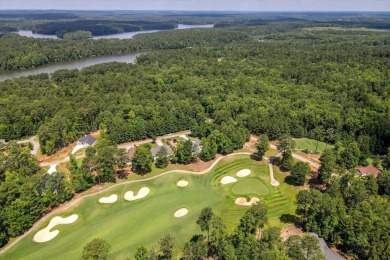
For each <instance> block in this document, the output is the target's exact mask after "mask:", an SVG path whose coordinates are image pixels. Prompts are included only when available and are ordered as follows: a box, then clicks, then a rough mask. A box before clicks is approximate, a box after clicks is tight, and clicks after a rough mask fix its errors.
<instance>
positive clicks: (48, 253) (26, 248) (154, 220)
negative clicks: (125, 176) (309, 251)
mask: <svg viewBox="0 0 390 260" xmlns="http://www.w3.org/2000/svg"><path fill="white" fill-rule="evenodd" d="M242 169H250V170H251V171H252V174H251V175H250V176H248V177H244V178H239V180H238V182H237V183H234V184H229V185H221V184H220V180H221V178H222V177H223V176H227V175H230V176H234V174H235V173H236V172H237V171H239V170H242ZM282 177H283V176H282V175H281V173H279V172H276V178H277V179H278V181H280V182H281V183H282V185H281V186H279V187H277V188H275V187H272V186H271V185H269V173H268V165H267V164H266V163H265V162H257V161H254V160H251V159H250V158H249V156H244V155H240V156H234V157H228V158H225V159H223V160H222V161H221V162H220V163H218V165H217V166H216V167H215V168H214V169H213V170H212V171H211V172H209V173H207V174H205V175H192V174H191V175H190V174H181V173H170V174H167V175H165V176H161V177H158V178H156V179H154V180H150V181H142V182H137V183H131V184H125V185H122V186H118V187H115V188H113V189H110V190H108V191H106V192H105V193H103V194H99V195H96V196H93V197H90V198H86V199H84V200H83V201H82V202H81V203H80V204H78V205H77V206H76V207H74V208H71V209H68V210H67V211H65V212H63V213H62V214H60V215H61V216H63V217H66V216H69V215H71V214H78V215H79V218H78V220H77V221H76V222H75V223H73V224H70V225H60V226H57V227H56V229H58V230H59V231H60V232H59V234H58V236H57V237H55V238H54V239H53V240H51V241H49V242H46V243H41V244H38V243H35V242H33V241H32V238H33V236H34V235H35V233H36V232H37V231H38V230H39V229H41V228H43V227H45V226H46V225H47V223H48V221H50V218H49V219H48V220H47V221H46V223H43V225H42V226H41V227H39V229H36V230H34V232H32V233H30V234H29V235H28V236H26V237H25V238H24V239H22V240H21V241H20V242H19V243H17V244H16V245H15V246H14V247H12V248H11V249H9V250H8V251H7V252H6V253H4V254H2V255H0V258H1V259H78V258H79V256H80V254H81V251H82V248H83V246H84V245H85V244H86V243H87V242H89V241H90V240H92V239H93V238H96V237H99V238H102V239H105V240H107V241H108V242H109V243H110V244H111V245H112V251H111V254H110V259H125V258H126V257H128V256H132V255H133V253H134V250H135V248H136V247H138V246H139V245H145V246H147V247H150V246H152V245H156V244H157V242H158V240H159V239H160V238H161V237H162V236H163V235H165V234H167V233H169V234H172V235H173V236H174V237H176V241H175V243H176V246H177V247H179V248H181V247H182V246H183V244H184V242H185V241H187V240H188V239H190V238H191V236H192V235H193V234H195V233H200V230H199V228H198V227H197V226H196V224H195V222H196V219H197V217H198V215H199V213H200V211H201V210H202V209H203V208H204V207H207V206H209V207H212V208H213V210H214V211H215V212H216V213H217V214H218V215H220V216H222V217H223V219H224V221H225V223H226V224H227V226H228V228H229V230H230V231H232V230H233V229H234V227H235V226H236V225H237V224H238V223H239V218H240V217H241V216H242V214H243V213H244V212H245V211H246V210H247V209H248V207H242V206H237V205H235V204H234V200H235V199H236V198H237V197H239V195H242V196H245V197H249V196H258V197H259V198H261V199H263V200H264V201H265V202H266V204H267V205H268V206H269V212H270V214H269V217H270V222H271V224H273V225H275V224H276V225H279V226H280V225H282V223H281V222H280V220H279V217H280V216H281V215H282V214H293V212H294V205H293V198H294V197H295V194H294V193H295V192H296V191H297V190H296V188H295V187H292V186H287V184H285V183H283V179H282ZM183 178H185V179H186V180H188V181H189V186H187V187H185V188H180V187H177V186H176V183H177V181H179V180H180V179H183ZM234 185H238V186H237V187H235V186H234ZM144 186H146V187H148V188H150V190H151V191H150V193H149V194H148V195H147V196H146V197H145V198H143V199H140V200H137V201H132V202H128V201H125V200H124V199H123V196H124V194H125V193H126V191H129V190H134V191H136V192H138V190H139V189H140V188H141V187H144ZM245 186H248V191H245ZM257 186H258V188H257ZM285 188H287V189H286V190H287V192H286V191H285ZM233 190H234V192H233ZM111 194H117V195H118V201H117V202H115V203H113V204H99V203H98V199H99V198H100V197H103V196H109V195H111ZM180 208H187V209H188V210H189V212H188V214H187V215H185V216H184V217H181V218H175V217H174V216H173V215H174V213H175V211H176V210H178V209H180Z"/></svg>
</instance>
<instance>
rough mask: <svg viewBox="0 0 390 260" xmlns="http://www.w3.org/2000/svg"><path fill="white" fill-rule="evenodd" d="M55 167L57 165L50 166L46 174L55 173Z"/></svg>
mask: <svg viewBox="0 0 390 260" xmlns="http://www.w3.org/2000/svg"><path fill="white" fill-rule="evenodd" d="M57 165H58V164H52V165H50V168H49V170H47V173H48V174H50V175H51V174H53V173H55V172H56V171H57Z"/></svg>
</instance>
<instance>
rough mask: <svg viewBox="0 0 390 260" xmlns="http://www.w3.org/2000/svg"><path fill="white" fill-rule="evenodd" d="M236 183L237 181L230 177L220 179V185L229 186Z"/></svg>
mask: <svg viewBox="0 0 390 260" xmlns="http://www.w3.org/2000/svg"><path fill="white" fill-rule="evenodd" d="M236 181H237V179H236V178H234V177H232V176H225V177H223V178H222V180H221V183H222V184H229V183H233V182H236Z"/></svg>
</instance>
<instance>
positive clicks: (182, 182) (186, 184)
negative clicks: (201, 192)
mask: <svg viewBox="0 0 390 260" xmlns="http://www.w3.org/2000/svg"><path fill="white" fill-rule="evenodd" d="M176 185H177V186H178V187H186V186H188V181H186V180H180V181H178V182H177V183H176Z"/></svg>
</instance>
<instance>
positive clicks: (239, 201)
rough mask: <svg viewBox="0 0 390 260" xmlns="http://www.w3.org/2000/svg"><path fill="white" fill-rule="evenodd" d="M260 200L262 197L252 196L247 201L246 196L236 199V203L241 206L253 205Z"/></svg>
mask: <svg viewBox="0 0 390 260" xmlns="http://www.w3.org/2000/svg"><path fill="white" fill-rule="evenodd" d="M259 201H260V199H259V198H256V197H253V198H251V200H250V201H249V202H248V201H246V198H243V197H240V198H237V199H236V201H235V203H236V204H237V205H240V206H252V205H253V204H256V203H257V202H259Z"/></svg>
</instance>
